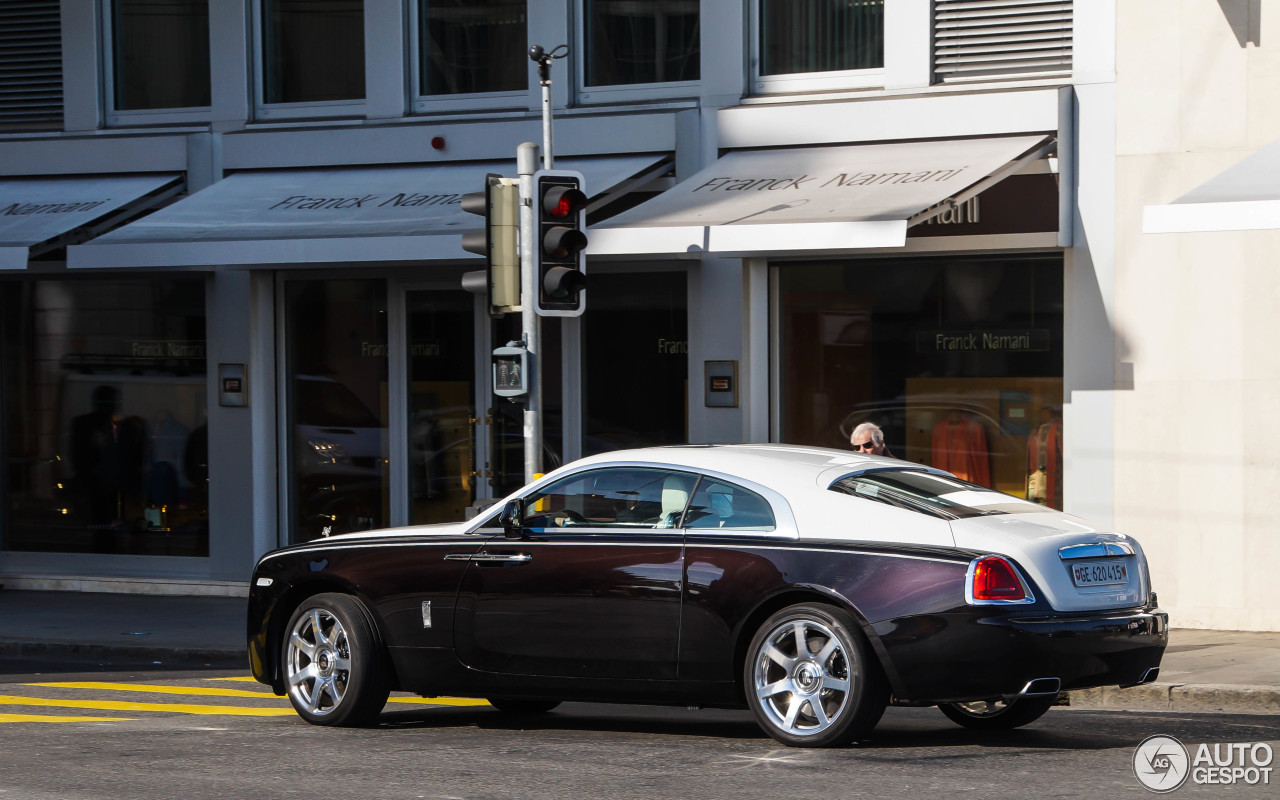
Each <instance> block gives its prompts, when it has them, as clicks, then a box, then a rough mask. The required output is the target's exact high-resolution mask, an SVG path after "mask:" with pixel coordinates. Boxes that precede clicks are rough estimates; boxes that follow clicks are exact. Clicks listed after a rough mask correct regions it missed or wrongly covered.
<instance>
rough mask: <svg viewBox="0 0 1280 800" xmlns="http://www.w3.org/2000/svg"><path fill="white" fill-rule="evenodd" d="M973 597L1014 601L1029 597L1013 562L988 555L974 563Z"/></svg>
mask: <svg viewBox="0 0 1280 800" xmlns="http://www.w3.org/2000/svg"><path fill="white" fill-rule="evenodd" d="M973 599H974V600H1004V601H1006V602H1014V601H1018V600H1025V599H1027V590H1026V588H1024V587H1023V585H1022V580H1021V579H1020V578H1018V573H1017V571H1016V570H1015V569H1014V568H1013V565H1012V564H1010V563H1009V562H1008V561H1005V560H1004V559H1003V558H1000V557H998V556H987V557H986V558H980V559H978V561H977V562H976V563H975V564H974V565H973Z"/></svg>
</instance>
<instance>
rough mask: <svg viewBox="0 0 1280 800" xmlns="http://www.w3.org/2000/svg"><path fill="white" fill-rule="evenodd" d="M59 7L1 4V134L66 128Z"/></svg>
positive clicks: (37, 1)
mask: <svg viewBox="0 0 1280 800" xmlns="http://www.w3.org/2000/svg"><path fill="white" fill-rule="evenodd" d="M59 5H60V3H59V0H29V1H28V2H21V1H20V0H4V2H0V131H15V130H58V129H60V128H62V32H61V30H60V25H59V23H60V19H61V14H60V11H59Z"/></svg>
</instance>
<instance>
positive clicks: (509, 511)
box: [498, 500, 524, 539]
mask: <svg viewBox="0 0 1280 800" xmlns="http://www.w3.org/2000/svg"><path fill="white" fill-rule="evenodd" d="M523 518H524V510H523V509H522V508H521V507H520V501H519V500H509V501H507V504H506V505H505V506H503V507H502V513H501V514H499V515H498V523H499V524H500V525H502V532H503V534H504V535H505V536H506V537H507V538H508V539H520V538H523V536H524V528H523V526H522V525H521V522H522V520H523Z"/></svg>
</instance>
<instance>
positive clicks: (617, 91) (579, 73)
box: [571, 0, 703, 105]
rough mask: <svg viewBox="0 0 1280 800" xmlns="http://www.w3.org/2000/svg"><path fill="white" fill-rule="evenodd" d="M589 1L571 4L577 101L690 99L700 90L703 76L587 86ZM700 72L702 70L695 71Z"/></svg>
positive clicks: (578, 1) (700, 38)
mask: <svg viewBox="0 0 1280 800" xmlns="http://www.w3.org/2000/svg"><path fill="white" fill-rule="evenodd" d="M587 2H589V0H574V3H573V50H572V51H571V52H572V55H573V56H574V58H573V75H574V86H575V87H576V94H577V100H578V102H579V103H581V104H582V105H604V104H608V103H630V102H643V101H651V100H689V99H694V98H697V97H698V95H699V94H700V92H701V91H702V78H701V77H699V78H698V80H692V81H662V82H660V83H625V84H613V85H604V86H588V85H587V8H586V4H587ZM698 15H699V23H698V55H699V58H701V55H702V51H703V46H702V31H703V26H702V22H701V15H702V4H701V3H699V8H698ZM698 72H699V74H701V72H702V70H701V69H699V70H698Z"/></svg>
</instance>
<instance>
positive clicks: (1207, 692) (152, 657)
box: [0, 589, 1280, 714]
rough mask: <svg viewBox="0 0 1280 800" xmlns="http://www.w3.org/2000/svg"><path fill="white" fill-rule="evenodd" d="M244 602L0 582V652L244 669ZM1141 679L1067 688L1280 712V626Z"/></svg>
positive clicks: (1207, 644)
mask: <svg viewBox="0 0 1280 800" xmlns="http://www.w3.org/2000/svg"><path fill="white" fill-rule="evenodd" d="M246 604H247V601H246V599H244V598H238V597H172V596H160V595H136V594H88V593H84V592H34V591H14V590H11V589H0V658H4V657H8V658H13V657H19V656H21V657H30V658H56V659H60V660H61V659H67V660H74V661H81V662H86V663H94V664H112V663H119V664H138V663H161V664H165V665H172V666H210V667H217V668H221V669H237V670H246V671H247V669H248V657H247V656H246V654H245V610H246ZM1169 639H1170V642H1169V649H1168V650H1166V651H1165V656H1164V661H1163V663H1162V664H1161V666H1160V678H1159V680H1158V681H1157V682H1156V683H1153V684H1149V685H1147V686H1135V687H1131V688H1129V689H1118V688H1115V687H1107V688H1102V689H1086V690H1082V691H1076V692H1071V693H1070V705H1071V706H1072V707H1073V708H1106V709H1124V710H1134V711H1154V710H1159V711H1226V712H1233V713H1271V714H1280V633H1248V632H1234V631H1197V630H1186V629H1174V630H1173V631H1172V632H1171V633H1170V637H1169Z"/></svg>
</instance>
